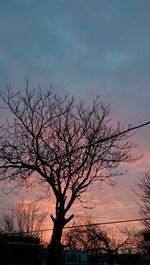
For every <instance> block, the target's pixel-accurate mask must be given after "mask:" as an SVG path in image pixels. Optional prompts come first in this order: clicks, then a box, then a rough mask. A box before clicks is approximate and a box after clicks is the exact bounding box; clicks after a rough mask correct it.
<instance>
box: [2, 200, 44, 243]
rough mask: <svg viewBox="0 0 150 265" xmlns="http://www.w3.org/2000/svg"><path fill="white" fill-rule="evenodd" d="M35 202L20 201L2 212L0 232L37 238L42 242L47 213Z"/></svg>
mask: <svg viewBox="0 0 150 265" xmlns="http://www.w3.org/2000/svg"><path fill="white" fill-rule="evenodd" d="M41 208H42V207H41V205H40V204H39V203H37V202H28V203H26V202H25V201H20V202H18V204H16V205H13V206H12V207H11V208H10V209H8V210H7V211H5V212H3V213H2V215H1V218H0V227H1V232H2V233H6V234H17V235H19V236H30V237H39V238H40V239H41V242H43V240H44V233H43V232H42V231H41V230H42V229H44V223H45V221H46V217H47V212H44V211H42V210H41Z"/></svg>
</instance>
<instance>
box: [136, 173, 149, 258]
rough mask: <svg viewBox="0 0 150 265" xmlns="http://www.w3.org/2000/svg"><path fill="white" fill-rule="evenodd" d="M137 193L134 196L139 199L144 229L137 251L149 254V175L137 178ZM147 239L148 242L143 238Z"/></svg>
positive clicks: (140, 235) (140, 234)
mask: <svg viewBox="0 0 150 265" xmlns="http://www.w3.org/2000/svg"><path fill="white" fill-rule="evenodd" d="M137 185H138V191H137V192H136V194H137V195H138V197H139V198H140V202H141V203H140V210H139V213H140V215H141V216H142V218H143V221H142V224H143V225H144V229H143V230H141V231H140V233H139V235H138V237H139V244H138V246H139V249H140V250H142V251H144V252H147V253H148V254H149V253H150V173H149V172H146V173H145V175H144V176H143V177H141V178H139V182H138V184H137ZM146 237H148V238H149V239H148V240H145V238H146Z"/></svg>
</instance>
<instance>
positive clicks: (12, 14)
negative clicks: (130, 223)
mask: <svg viewBox="0 0 150 265" xmlns="http://www.w3.org/2000/svg"><path fill="white" fill-rule="evenodd" d="M25 78H28V80H29V84H30V86H31V87H37V86H38V85H41V87H49V85H50V84H51V85H52V88H53V90H54V91H56V92H58V93H60V94H61V95H64V94H68V95H70V96H72V95H74V96H75V97H76V98H77V99H81V98H82V99H83V100H84V101H86V102H88V101H89V100H90V99H92V97H93V96H96V95H97V94H99V95H101V96H102V99H103V100H104V101H105V102H109V103H110V105H111V117H112V120H114V121H115V122H116V121H121V122H122V124H123V125H124V126H126V125H128V123H132V124H133V125H138V124H141V123H144V122H146V121H149V120H150V1H149V0H125V1H123V0H74V1H73V0H38V1H37V0H13V1H10V0H0V89H3V88H4V87H5V85H6V84H11V85H12V86H13V87H14V88H16V89H22V88H23V87H25ZM149 135H150V126H146V127H144V128H141V129H139V130H137V132H136V134H135V135H134V136H133V142H134V143H135V144H137V145H138V146H137V148H136V150H135V152H136V153H137V154H139V155H141V154H142V155H143V157H142V158H141V159H140V160H139V161H137V162H136V163H134V164H130V165H127V164H125V165H121V167H122V168H124V169H127V170H128V171H127V173H126V174H125V175H124V176H121V177H118V178H117V185H116V187H115V188H113V189H112V188H110V187H107V186H103V187H101V190H98V189H97V188H94V192H93V193H92V194H90V195H89V196H91V198H93V200H92V201H91V205H92V206H95V208H94V209H92V210H85V209H83V208H81V206H80V205H79V203H78V202H77V203H76V204H75V205H74V207H73V208H72V210H71V212H72V213H73V212H76V214H80V215H81V216H84V215H86V214H88V215H92V216H93V217H94V218H95V221H96V222H103V221H111V220H123V219H133V218H139V214H138V205H137V203H138V199H137V196H136V195H135V193H134V192H133V189H136V183H137V179H138V178H139V177H140V176H142V175H143V174H144V172H145V171H147V170H149V169H150V165H149V157H150V138H149ZM2 187H3V185H2V183H0V201H1V205H0V210H3V209H4V208H5V209H6V208H8V207H9V205H10V203H11V202H17V200H19V199H22V198H25V199H28V200H32V199H34V198H36V197H37V193H36V192H35V191H34V192H29V193H26V192H20V193H19V194H18V195H15V194H9V195H5V194H4V193H3V192H2ZM43 205H45V207H46V208H47V207H49V205H51V206H50V208H51V209H53V205H52V204H50V203H49V202H47V201H46V200H45V201H43Z"/></svg>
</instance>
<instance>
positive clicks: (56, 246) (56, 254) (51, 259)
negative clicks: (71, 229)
mask: <svg viewBox="0 0 150 265" xmlns="http://www.w3.org/2000/svg"><path fill="white" fill-rule="evenodd" d="M63 228H64V225H63V224H62V222H61V221H60V220H56V219H55V220H54V228H53V234H52V238H51V242H50V244H49V246H48V257H47V265H58V264H59V259H60V255H61V252H62V250H63V245H62V244H61V236H62V232H63Z"/></svg>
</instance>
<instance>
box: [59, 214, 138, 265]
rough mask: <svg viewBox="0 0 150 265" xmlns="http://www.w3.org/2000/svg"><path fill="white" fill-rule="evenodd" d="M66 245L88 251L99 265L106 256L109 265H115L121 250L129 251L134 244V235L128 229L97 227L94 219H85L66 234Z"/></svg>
mask: <svg viewBox="0 0 150 265" xmlns="http://www.w3.org/2000/svg"><path fill="white" fill-rule="evenodd" d="M64 244H65V245H66V246H67V247H68V248H73V249H84V250H88V252H89V253H92V255H93V262H95V264H97V263H98V262H100V259H101V258H102V256H103V255H104V254H107V255H108V257H109V264H110V265H112V264H114V259H117V254H118V251H119V250H122V251H123V250H127V249H129V247H131V245H132V244H133V234H132V233H131V232H130V233H129V230H128V229H125V228H124V229H123V228H122V229H120V228H112V227H111V228H108V227H106V226H97V225H95V224H94V222H93V219H92V218H89V217H88V218H84V219H83V220H81V221H80V222H78V223H77V224H74V225H73V227H72V228H71V229H69V230H68V231H66V232H65V233H64Z"/></svg>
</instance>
